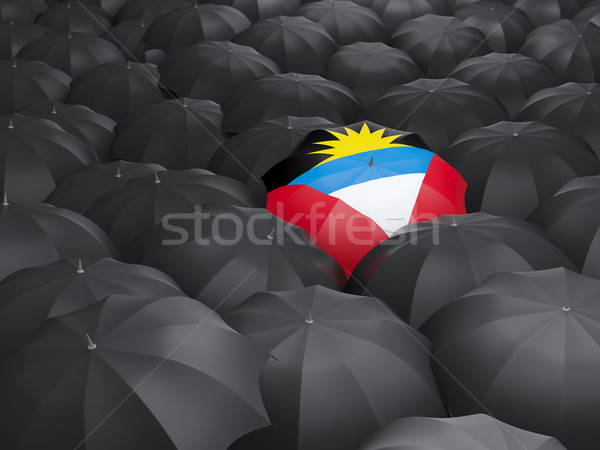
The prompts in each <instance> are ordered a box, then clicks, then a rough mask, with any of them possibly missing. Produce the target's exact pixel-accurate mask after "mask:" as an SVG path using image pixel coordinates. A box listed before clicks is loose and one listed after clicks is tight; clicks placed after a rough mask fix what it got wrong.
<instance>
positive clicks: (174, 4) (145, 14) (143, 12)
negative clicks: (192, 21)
mask: <svg viewBox="0 0 600 450" xmlns="http://www.w3.org/2000/svg"><path fill="white" fill-rule="evenodd" d="M190 3H192V1H187V0H143V1H137V0H134V1H127V2H126V3H125V5H123V7H122V8H121V9H120V10H119V12H118V13H117V17H116V19H117V23H118V22H124V21H125V20H142V19H143V20H145V21H147V23H150V22H152V21H153V20H154V19H156V18H157V17H160V16H162V15H163V14H166V13H168V12H170V11H173V10H174V9H176V8H183V7H185V6H190Z"/></svg>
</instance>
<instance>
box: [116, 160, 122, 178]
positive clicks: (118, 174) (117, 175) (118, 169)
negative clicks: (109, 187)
mask: <svg viewBox="0 0 600 450" xmlns="http://www.w3.org/2000/svg"><path fill="white" fill-rule="evenodd" d="M122 176H123V175H122V174H121V162H120V161H119V162H118V163H117V173H116V174H115V177H116V178H121V177H122Z"/></svg>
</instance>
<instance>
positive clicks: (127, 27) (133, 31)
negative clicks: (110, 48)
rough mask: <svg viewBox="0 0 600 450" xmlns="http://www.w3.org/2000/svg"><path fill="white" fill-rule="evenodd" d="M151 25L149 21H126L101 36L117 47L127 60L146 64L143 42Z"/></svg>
mask: <svg viewBox="0 0 600 450" xmlns="http://www.w3.org/2000/svg"><path fill="white" fill-rule="evenodd" d="M149 24H150V21H149V20H147V19H136V20H125V21H123V22H119V23H118V24H116V25H115V26H114V27H112V28H111V29H110V30H109V31H107V32H105V33H104V34H101V35H100V36H101V37H102V38H103V39H106V40H107V41H109V42H111V43H112V44H113V45H114V46H115V47H117V48H118V49H119V50H120V51H121V53H122V54H123V56H124V57H125V59H127V60H129V61H139V62H144V61H145V60H146V53H145V51H144V43H143V41H142V40H143V38H144V34H146V30H147V29H148V25H149Z"/></svg>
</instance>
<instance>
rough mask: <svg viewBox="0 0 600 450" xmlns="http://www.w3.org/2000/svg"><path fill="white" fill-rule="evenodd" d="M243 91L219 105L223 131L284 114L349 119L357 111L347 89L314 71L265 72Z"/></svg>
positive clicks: (240, 127)
mask: <svg viewBox="0 0 600 450" xmlns="http://www.w3.org/2000/svg"><path fill="white" fill-rule="evenodd" d="M243 91H244V92H243V93H238V95H236V96H232V97H230V100H229V101H228V102H227V103H226V104H224V105H223V109H224V110H225V119H224V121H223V129H224V130H225V131H226V132H232V133H239V132H241V131H244V130H246V129H248V128H250V127H251V126H252V125H254V124H256V123H258V122H260V121H264V120H272V119H277V118H279V117H283V116H286V115H290V116H304V117H307V116H318V117H323V118H324V119H327V120H330V121H331V122H334V123H349V122H351V121H352V120H353V119H354V118H355V117H356V115H357V114H358V113H359V112H360V111H361V107H360V103H359V101H358V100H357V99H356V97H354V94H353V93H352V91H351V90H350V89H348V88H347V87H346V86H344V85H343V84H340V83H336V82H335V81H330V80H326V79H325V78H322V77H320V76H318V75H302V74H297V73H285V74H282V75H268V76H266V77H263V78H261V79H259V80H257V81H255V82H254V83H252V84H251V85H249V86H248V87H247V88H246V89H244V90H243Z"/></svg>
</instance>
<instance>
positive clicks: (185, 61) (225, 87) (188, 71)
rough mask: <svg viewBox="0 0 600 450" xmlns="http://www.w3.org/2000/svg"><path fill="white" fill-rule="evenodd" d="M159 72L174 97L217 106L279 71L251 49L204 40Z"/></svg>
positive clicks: (170, 58) (170, 59)
mask: <svg viewBox="0 0 600 450" xmlns="http://www.w3.org/2000/svg"><path fill="white" fill-rule="evenodd" d="M158 70H159V71H160V82H161V84H162V85H164V86H165V87H166V88H167V89H169V90H170V91H172V92H174V93H175V94H176V95H178V96H180V97H190V98H201V99H208V100H214V101H215V102H217V103H221V102H223V101H225V100H226V99H227V97H229V95H230V94H231V92H232V91H235V90H237V89H239V88H241V87H242V86H245V85H247V84H249V83H251V82H253V81H256V80H257V79H258V78H261V77H264V76H266V75H272V74H275V73H280V72H281V71H280V69H279V67H278V66H277V64H275V63H274V62H273V61H271V60H270V59H269V58H267V57H266V56H263V55H261V54H260V53H258V52H257V51H256V50H254V49H253V48H252V47H248V46H246V45H239V44H234V43H232V42H229V41H203V42H198V43H197V44H193V45H190V46H189V47H185V48H183V49H180V50H177V51H175V52H173V53H172V54H170V55H169V56H167V58H166V59H165V60H164V61H163V62H162V63H161V64H160V66H159V67H158Z"/></svg>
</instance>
